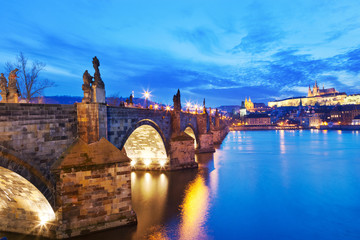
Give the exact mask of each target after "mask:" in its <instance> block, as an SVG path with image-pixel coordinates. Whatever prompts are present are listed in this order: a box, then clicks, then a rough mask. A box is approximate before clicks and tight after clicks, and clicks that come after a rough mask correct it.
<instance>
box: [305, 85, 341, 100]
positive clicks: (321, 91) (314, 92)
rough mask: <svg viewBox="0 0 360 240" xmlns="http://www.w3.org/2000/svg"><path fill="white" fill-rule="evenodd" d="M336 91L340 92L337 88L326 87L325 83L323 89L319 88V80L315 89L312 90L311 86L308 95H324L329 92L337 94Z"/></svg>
mask: <svg viewBox="0 0 360 240" xmlns="http://www.w3.org/2000/svg"><path fill="white" fill-rule="evenodd" d="M336 93H339V92H338V91H336V90H335V88H327V89H325V88H324V85H323V89H319V86H318V85H317V82H316V81H315V85H314V87H313V90H311V88H310V86H309V91H308V97H316V96H322V95H327V94H336Z"/></svg>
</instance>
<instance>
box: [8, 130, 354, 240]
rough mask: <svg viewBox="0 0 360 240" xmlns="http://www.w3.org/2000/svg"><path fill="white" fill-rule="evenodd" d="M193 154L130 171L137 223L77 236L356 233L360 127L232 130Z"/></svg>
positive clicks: (232, 236)
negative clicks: (173, 167)
mask: <svg viewBox="0 0 360 240" xmlns="http://www.w3.org/2000/svg"><path fill="white" fill-rule="evenodd" d="M197 161H198V163H199V169H194V170H184V171H177V172H170V173H155V172H133V173H132V174H131V179H132V197H133V208H134V210H135V212H136V213H137V216H138V225H136V226H129V227H123V228H118V229H113V230H109V231H104V232H99V233H94V234H91V235H88V236H85V237H78V238H74V239H78V240H83V239H84V240H85V239H87V240H92V239H104V240H105V239H106V240H107V239H109V240H115V239H334V240H335V239H336V240H338V239H360V132H356V131H354V132H351V131H349V132H345V131H317V130H312V131H238V132H230V133H229V134H228V136H227V137H226V139H225V140H224V142H223V143H222V145H221V146H219V149H217V150H216V153H214V154H201V155H198V156H197ZM16 236H17V235H14V239H15V238H16ZM17 239H23V238H17ZM27 239H34V238H27Z"/></svg>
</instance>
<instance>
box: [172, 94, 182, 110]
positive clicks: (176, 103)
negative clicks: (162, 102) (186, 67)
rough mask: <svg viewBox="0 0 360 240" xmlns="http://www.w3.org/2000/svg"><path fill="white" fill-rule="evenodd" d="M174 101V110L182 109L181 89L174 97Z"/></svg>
mask: <svg viewBox="0 0 360 240" xmlns="http://www.w3.org/2000/svg"><path fill="white" fill-rule="evenodd" d="M173 102H174V111H181V101H180V90H179V89H178V91H177V93H176V95H174V97H173Z"/></svg>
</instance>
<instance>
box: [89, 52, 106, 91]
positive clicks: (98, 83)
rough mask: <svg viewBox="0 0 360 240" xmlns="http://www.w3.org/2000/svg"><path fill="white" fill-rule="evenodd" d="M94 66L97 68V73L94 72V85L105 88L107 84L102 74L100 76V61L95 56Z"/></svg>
mask: <svg viewBox="0 0 360 240" xmlns="http://www.w3.org/2000/svg"><path fill="white" fill-rule="evenodd" d="M92 63H93V67H94V69H95V74H94V83H93V85H94V86H96V87H98V88H102V89H104V88H105V84H104V82H103V80H102V79H101V76H100V70H99V66H100V61H99V59H98V58H97V57H96V56H95V57H94V58H93V61H92Z"/></svg>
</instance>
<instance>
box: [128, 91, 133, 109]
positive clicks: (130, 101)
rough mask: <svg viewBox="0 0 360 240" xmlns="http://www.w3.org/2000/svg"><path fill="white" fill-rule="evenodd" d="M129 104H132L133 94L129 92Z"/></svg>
mask: <svg viewBox="0 0 360 240" xmlns="http://www.w3.org/2000/svg"><path fill="white" fill-rule="evenodd" d="M129 105H130V106H131V107H132V106H134V101H133V95H132V94H130V97H129Z"/></svg>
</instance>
